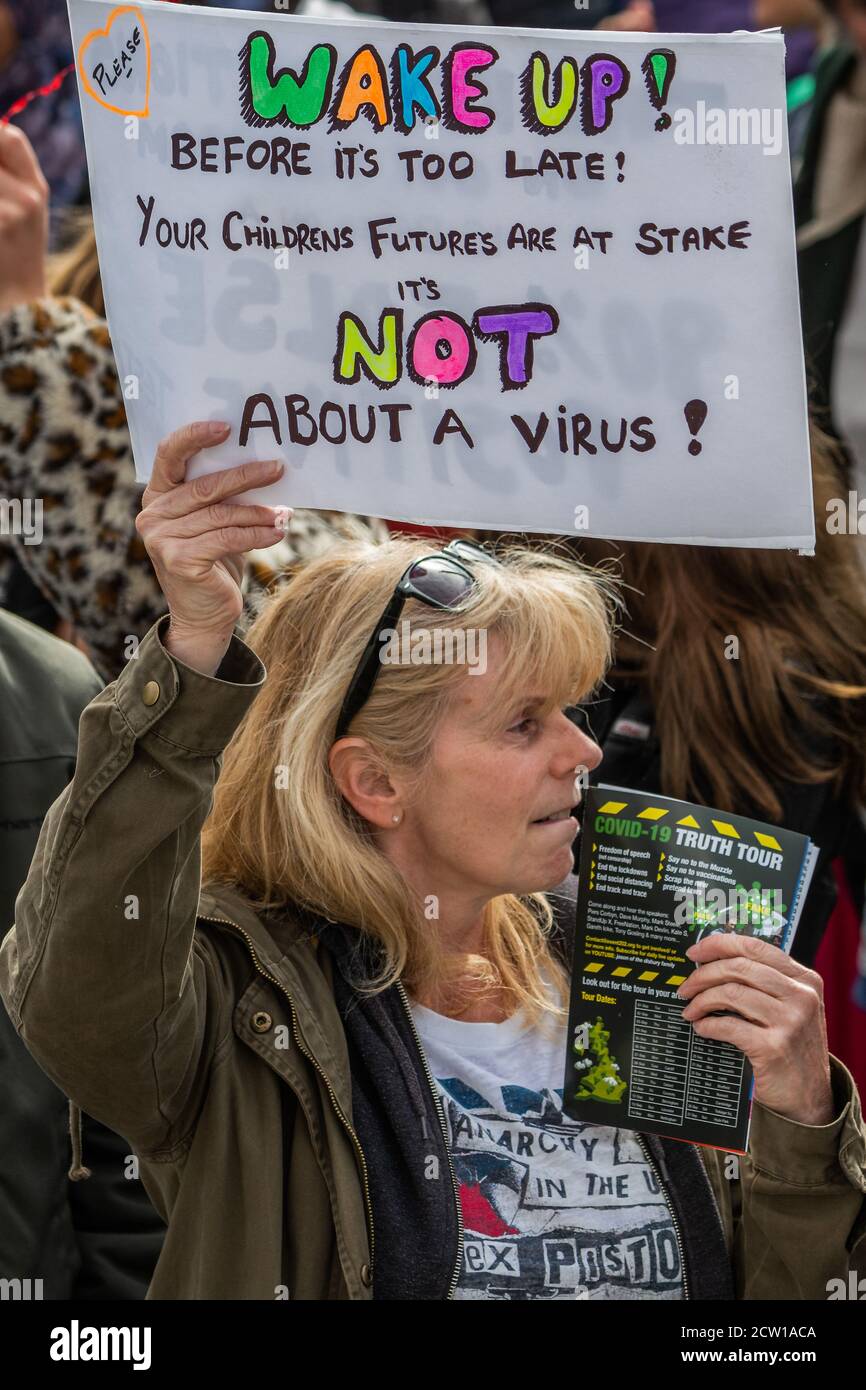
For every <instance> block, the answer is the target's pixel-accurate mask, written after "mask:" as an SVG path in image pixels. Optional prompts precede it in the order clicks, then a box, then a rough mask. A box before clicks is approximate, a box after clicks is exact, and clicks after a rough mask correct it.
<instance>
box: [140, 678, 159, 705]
mask: <svg viewBox="0 0 866 1390" xmlns="http://www.w3.org/2000/svg"><path fill="white" fill-rule="evenodd" d="M141 699H142V703H143V704H145V705H155V704H156V702H157V700H158V699H159V682H158V681H148V682H147V685H146V686H145V687H144V689H143V690H142V692H141Z"/></svg>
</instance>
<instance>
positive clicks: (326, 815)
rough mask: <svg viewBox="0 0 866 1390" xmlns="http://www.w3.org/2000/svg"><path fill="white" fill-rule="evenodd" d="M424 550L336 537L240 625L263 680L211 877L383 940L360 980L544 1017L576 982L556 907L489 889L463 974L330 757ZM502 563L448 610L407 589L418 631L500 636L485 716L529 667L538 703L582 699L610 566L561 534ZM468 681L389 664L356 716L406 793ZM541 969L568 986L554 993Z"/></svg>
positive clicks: (595, 664)
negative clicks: (580, 554) (494, 995)
mask: <svg viewBox="0 0 866 1390" xmlns="http://www.w3.org/2000/svg"><path fill="white" fill-rule="evenodd" d="M430 549H431V547H430V544H429V542H425V541H423V540H417V539H414V538H413V539H408V540H397V539H391V540H388V541H386V542H384V543H383V544H381V545H374V544H371V543H369V542H362V541H348V542H341V543H339V544H337V545H335V546H334V547H333V548H332V549H331V550H329V551H328V552H327V554H325V555H324V556H322V557H320V558H318V559H316V560H314V561H312V562H310V563H308V564H307V565H306V566H305V567H301V568H298V569H296V570H295V571H294V572H293V574H292V578H291V580H290V582H289V583H288V584H285V585H284V586H283V588H282V589H280V590H278V591H277V592H276V593H275V594H274V595H273V596H272V597H271V598H270V599H269V601H268V603H267V605H266V606H265V608H264V610H263V611H262V613H261V614H260V615H259V617H258V618H257V619H256V621H255V622H254V623H253V625H252V626H251V628H250V629H249V632H248V633H247V636H246V641H247V643H248V645H249V646H250V647H251V648H252V649H253V650H254V651H255V652H256V653H257V654H258V655H259V657H260V658H261V660H262V661H263V662H264V664H265V666H266V668H267V671H268V679H267V681H266V682H265V685H264V687H263V689H262V691H261V692H260V694H259V695H258V697H257V698H256V700H255V702H254V703H253V704H252V705H251V707H250V709H249V710H248V712H247V714H246V715H245V717H244V719H243V721H242V722H241V725H240V726H239V728H238V729H237V730H236V732H235V735H234V737H233V738H232V740H231V742H230V744H229V746H228V748H227V749H226V752H225V755H224V759H223V768H222V773H221V775H220V778H219V781H218V783H217V786H216V790H215V796H214V804H213V808H212V811H211V815H210V817H209V819H208V821H207V823H206V825H205V827H204V831H203V836H202V874H203V878H204V879H205V881H211V882H226V883H230V884H232V885H233V886H234V887H235V888H236V889H239V890H240V891H241V892H242V893H243V894H244V896H245V898H246V899H247V900H248V901H249V902H250V904H251V906H253V907H254V908H255V909H256V910H266V911H272V910H274V909H277V910H279V909H281V908H285V907H289V908H290V907H291V904H293V903H294V904H298V905H300V906H301V907H303V908H305V909H307V910H309V911H312V912H315V913H317V914H320V915H322V916H324V917H326V918H329V919H331V920H334V921H339V922H344V923H347V924H350V925H351V926H354V927H356V928H357V929H358V930H359V932H360V933H361V934H362V936H363V937H364V938H366V943H365V944H367V945H374V946H376V947H378V952H374V953H370V952H368V953H367V955H368V975H367V978H366V980H365V982H364V983H363V985H362V986H359V987H360V988H362V989H363V991H364V992H368V993H377V992H379V991H380V990H383V989H386V988H387V987H388V986H389V985H391V984H393V983H394V982H395V981H396V980H397V979H399V978H402V979H403V981H404V983H405V985H406V986H407V988H409V989H410V990H415V991H419V990H423V991H424V992H425V993H431V994H432V995H433V997H435V998H440V997H446V998H449V999H453V1000H454V1003H453V1006H452V1010H450V1011H457V1012H459V1011H461V1003H462V1007H463V1008H465V1007H468V1001H469V1000H471V997H472V995H473V993H474V992H475V991H481V990H486V989H488V988H489V987H490V985H491V981H493V982H495V984H496V986H497V987H498V988H499V989H500V990H501V991H502V994H503V997H504V998H506V999H507V1000H508V1001H509V1002H511V1003H513V1005H514V1007H516V1008H519V1007H523V1008H525V1009H526V1011H527V1015H528V1017H529V1019H530V1021H531V1022H535V1023H537V1022H539V1021H540V1019H541V1017H542V1015H543V1014H545V1013H550V1012H553V1013H554V1014H556V1015H557V1017H559V1016H561V1014H562V1012H563V1010H562V1007H561V1005H562V1003H563V1002H564V997H565V991H566V988H567V977H566V974H565V972H564V971H563V969H562V967H561V966H560V964H559V962H558V960H557V959H556V957H555V955H554V954H553V953H552V951H551V949H550V945H549V936H550V931H551V927H552V924H553V913H552V910H551V908H550V905H549V903H548V901H547V898H546V896H545V894H543V893H531V894H529V895H527V896H526V897H525V898H523V897H517V896H515V895H512V894H504V895H502V896H500V897H497V898H494V899H493V900H492V901H491V902H489V903H488V905H487V907H486V909H485V914H484V923H483V926H484V955H483V957H469V958H466V957H464V958H462V959H461V962H460V972H461V978H460V980H459V981H458V980H455V978H454V971H455V967H454V962H453V958H452V960H451V962H450V963H449V961H448V958H447V956H446V953H445V952H444V951H443V950H442V947H441V942H440V939H439V934H438V932H437V931H436V930H435V927H431V923H430V922H429V921H428V920H426V919H425V916H424V911H423V907H424V904H423V901H422V900H420V899H419V898H418V897H417V895H416V894H414V893H413V892H412V890H411V889H410V887H409V885H408V884H407V883H406V881H405V880H404V879H403V877H402V875H401V874H400V873H399V872H398V870H397V869H396V867H395V866H394V865H393V864H392V863H391V862H390V861H389V859H388V858H387V857H386V856H385V854H384V853H383V852H382V851H381V849H380V848H379V847H378V845H377V843H376V840H375V838H374V835H373V832H372V830H371V827H370V826H369V824H368V823H367V822H365V821H364V820H363V819H362V818H361V817H360V816H359V815H358V814H357V812H355V811H354V809H353V808H352V807H351V806H350V805H349V804H348V803H347V802H346V801H345V800H344V799H343V798H342V796H341V794H340V792H339V790H338V788H337V786H336V783H335V782H334V779H333V776H332V774H331V771H330V767H329V762H328V755H329V752H330V748H331V746H332V743H333V740H334V733H335V728H336V722H337V716H338V713H339V710H340V706H341V703H342V700H343V697H344V694H345V692H346V690H347V688H348V685H349V682H350V680H351V677H352V674H353V672H354V670H355V667H356V664H357V662H358V660H359V658H360V656H361V652H362V650H363V648H364V646H365V644H366V642H367V641H368V639H369V637H370V635H371V633H372V632H373V630H374V627H375V625H376V622H377V621H378V619H379V617H380V616H381V613H382V611H383V609H384V608H385V605H386V604H387V602H388V600H389V598H390V596H391V594H392V592H393V589H394V586H395V585H396V583H397V581H398V580H399V578H400V576H401V574H402V573H403V572H404V570H405V569H406V568H407V567H408V565H409V564H410V563H411V562H412V561H413V560H416V559H420V558H421V557H422V556H423V555H425V554H429V553H430ZM498 558H500V559H501V560H502V562H503V565H502V567H501V568H500V567H499V566H495V565H488V564H484V563H475V564H474V565H473V566H472V568H473V574H474V576H475V579H476V584H475V586H474V588H473V591H472V592H471V594H470V595H469V597H468V598H467V599H466V600H465V601H464V602H463V603H462V604H461V605H460V607H459V608H458V609H455V610H451V611H448V612H438V611H435V610H433V609H431V608H428V607H427V606H426V605H424V604H421V603H418V602H416V601H414V600H410V601H408V602H407V604H406V607H405V609H404V613H403V618H404V619H405V620H406V621H408V623H409V624H410V628H409V630H410V632H411V631H412V627H413V624H416V623H417V626H418V627H419V628H423V629H424V630H426V631H431V632H434V633H435V631H436V630H437V629H446V630H447V629H451V630H456V629H459V628H462V627H464V626H465V625H467V624H471V626H473V627H475V628H478V629H480V630H486V631H487V632H488V634H489V635H491V636H493V635H494V634H495V636H496V637H497V638H498V639H499V640H500V642H501V643H502V645H503V648H504V651H505V653H506V661H505V664H504V668H503V674H502V677H501V679H500V681H499V683H498V686H497V689H496V691H495V693H494V697H493V700H492V702H491V708H490V711H489V717H490V719H491V721H493V720H495V719H496V718H497V717H499V716H502V717H505V716H506V715H507V713H508V712H510V709H511V707H512V706H513V702H514V700H515V698H516V697H519V696H520V695H521V694H523V693H525V690H526V688H527V679H528V678H530V677H532V676H533V675H534V676H535V678H536V679H537V680H540V681H541V682H542V689H543V690H544V691H545V692H546V693H547V696H548V703H547V710H545V711H542V713H546V712H549V710H551V709H553V708H554V707H556V706H560V707H565V706H567V705H570V704H573V703H575V702H576V701H577V700H578V699H579V698H580V697H584V696H586V695H587V694H588V693H589V692H590V691H592V690H593V689H594V688H595V686H596V685H597V684H598V682H599V681H600V680H601V678H602V676H603V674H604V671H605V669H606V667H607V664H608V662H609V659H610V650H611V640H612V625H613V617H614V613H615V609H616V606H617V598H616V593H615V590H614V587H613V585H612V583H611V581H610V579H609V577H608V575H606V574H605V573H604V572H603V571H602V570H590V569H589V568H587V567H585V566H583V565H581V564H579V563H576V562H575V561H574V560H573V559H570V558H563V557H561V556H559V555H557V554H555V553H554V551H553V547H551V548H550V549H549V550H548V551H546V552H539V551H532V550H528V549H525V548H517V547H513V548H509V549H508V550H506V551H504V552H503V553H502V554H500V555H499V557H498ZM433 640H434V641H435V636H434V639H433ZM440 640H441V639H440ZM465 678H466V672H465V670H464V668H463V667H462V666H460V665H447V664H444V663H439V664H435V663H434V664H429V665H417V666H414V665H396V664H395V665H383V666H382V668H381V670H380V672H379V674H378V677H377V680H376V684H375V686H374V689H373V692H372V695H371V697H370V699H369V700H368V702H367V704H366V705H365V706H364V707H363V708H362V709H361V710H360V711H359V712H358V714H357V715H356V716H355V718H354V720H353V721H352V724H351V726H350V733H351V734H352V735H353V736H359V737H361V738H363V739H365V740H367V742H368V745H369V748H370V750H371V755H372V757H373V758H374V759H375V760H376V762H377V763H378V764H379V765H380V766H381V767H382V768H383V769H385V770H393V771H399V772H400V774H401V775H402V776H403V777H404V778H406V777H407V776H408V778H409V784H410V788H411V791H410V795H412V796H414V795H417V796H418V797H419V798H420V797H421V796H422V794H423V786H424V775H425V767H426V765H427V763H428V760H429V755H430V750H431V746H432V744H433V741H434V739H435V736H436V732H437V728H438V725H439V722H440V719H441V718H442V716H443V714H444V712H445V710H446V708H447V706H448V703H449V700H450V698H451V696H452V694H453V692H454V691H455V689H456V687H457V686H458V684H459V683H460V682H461V681H462V680H463V679H465ZM275 768H279V769H280V770H281V774H282V775H281V777H280V786H279V788H278V787H277V786H276V778H275V771H274V770H275ZM374 954H375V955H377V958H378V959H377V964H378V968H375V967H374V966H373V964H372V957H373V955H374ZM543 973H546V974H547V975H548V977H549V978H550V980H551V981H552V983H553V985H554V987H555V991H557V992H558V993H559V997H560V1004H559V1005H558V1006H557V1005H555V1004H554V1003H552V1001H551V998H550V995H549V994H548V992H547V990H546V989H545V985H544V981H543V978H542V975H543ZM457 996H459V998H458V997H457Z"/></svg>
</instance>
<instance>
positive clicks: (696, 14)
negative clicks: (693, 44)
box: [655, 0, 815, 81]
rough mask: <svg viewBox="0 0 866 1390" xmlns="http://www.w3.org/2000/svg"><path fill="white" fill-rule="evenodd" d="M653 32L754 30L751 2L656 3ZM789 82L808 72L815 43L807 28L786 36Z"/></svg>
mask: <svg viewBox="0 0 866 1390" xmlns="http://www.w3.org/2000/svg"><path fill="white" fill-rule="evenodd" d="M655 11H656V29H657V30H658V32H659V33H660V34H661V33H664V34H729V33H730V32H731V31H732V30H733V29H755V28H757V24H756V22H755V3H754V0H655ZM785 46H786V50H787V56H786V67H787V72H788V80H789V81H790V79H791V78H792V77H798V76H799V74H800V73H801V72H808V71H809V68H810V67H811V64H812V55H813V53H814V51H815V40H814V38H813V37H812V34H811V33H810V31H809V30H808V29H794V30H792V31H791V33H788V34H786V35H785Z"/></svg>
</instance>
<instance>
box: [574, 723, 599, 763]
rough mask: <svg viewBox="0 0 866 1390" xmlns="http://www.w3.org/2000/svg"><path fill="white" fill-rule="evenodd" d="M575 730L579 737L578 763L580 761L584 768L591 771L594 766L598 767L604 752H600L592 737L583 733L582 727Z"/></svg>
mask: <svg viewBox="0 0 866 1390" xmlns="http://www.w3.org/2000/svg"><path fill="white" fill-rule="evenodd" d="M577 732H578V735H579V739H580V753H579V755H578V763H581V764H582V765H583V766H584V767H585V768H588V769H589V771H590V772H592V770H593V769H594V768H596V767H598V765H599V763H600V762H601V760H602V758H603V757H604V753H603V752H602V750H601V748H600V747H599V745H598V744H597V743H596V741H595V739H594V738H590V737H589V735H588V734H585V733H584V732H583V730H582V729H578V731H577Z"/></svg>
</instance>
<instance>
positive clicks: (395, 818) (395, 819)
mask: <svg viewBox="0 0 866 1390" xmlns="http://www.w3.org/2000/svg"><path fill="white" fill-rule="evenodd" d="M391 819H392V821H393V822H394V824H395V825H399V824H400V821H401V820H402V819H403V812H402V811H398V812H397V814H396V815H394V816H392V817H391Z"/></svg>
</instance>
